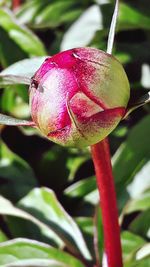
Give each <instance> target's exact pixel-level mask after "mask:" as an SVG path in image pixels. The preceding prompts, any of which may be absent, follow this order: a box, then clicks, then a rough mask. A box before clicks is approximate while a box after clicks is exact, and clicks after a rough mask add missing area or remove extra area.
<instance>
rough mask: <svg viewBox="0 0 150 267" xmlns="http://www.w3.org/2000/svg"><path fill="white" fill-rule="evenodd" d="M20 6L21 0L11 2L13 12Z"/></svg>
mask: <svg viewBox="0 0 150 267" xmlns="http://www.w3.org/2000/svg"><path fill="white" fill-rule="evenodd" d="M20 5H21V0H12V9H13V10H15V9H16V8H17V7H19V6H20Z"/></svg>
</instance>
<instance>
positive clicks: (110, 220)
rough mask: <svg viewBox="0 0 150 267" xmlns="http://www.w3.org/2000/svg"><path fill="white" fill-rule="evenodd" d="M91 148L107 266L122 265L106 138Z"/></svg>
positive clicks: (113, 186)
mask: <svg viewBox="0 0 150 267" xmlns="http://www.w3.org/2000/svg"><path fill="white" fill-rule="evenodd" d="M91 150H92V157H93V162H94V166H95V172H96V176H97V185H98V189H99V193H100V206H101V209H102V220H103V230H104V246H105V252H106V255H107V261H108V267H122V266H123V264H122V250H121V242H120V228H119V223H118V210H117V201H116V193H115V185H114V179H113V175H112V166H111V160H110V152H109V143H108V140H107V139H104V140H103V141H101V142H99V143H98V144H96V145H93V146H91Z"/></svg>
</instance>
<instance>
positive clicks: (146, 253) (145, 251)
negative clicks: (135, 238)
mask: <svg viewBox="0 0 150 267" xmlns="http://www.w3.org/2000/svg"><path fill="white" fill-rule="evenodd" d="M145 257H149V258H150V242H149V243H147V244H145V245H144V246H143V247H142V248H140V249H139V250H138V252H137V254H136V258H137V259H138V260H141V259H143V258H145Z"/></svg>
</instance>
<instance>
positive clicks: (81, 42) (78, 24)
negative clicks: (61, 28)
mask: <svg viewBox="0 0 150 267" xmlns="http://www.w3.org/2000/svg"><path fill="white" fill-rule="evenodd" d="M102 29H103V24H102V14H101V11H100V9H99V6H98V5H93V6H91V7H89V8H88V9H87V10H85V12H83V13H82V15H81V16H80V17H79V19H78V20H76V21H75V22H74V23H73V24H72V25H71V27H70V28H69V29H68V31H67V32H66V33H65V34H64V36H63V40H62V43H61V50H67V49H70V48H74V47H82V46H86V45H88V44H89V43H90V42H91V41H92V39H93V37H94V35H95V33H96V31H100V30H102Z"/></svg>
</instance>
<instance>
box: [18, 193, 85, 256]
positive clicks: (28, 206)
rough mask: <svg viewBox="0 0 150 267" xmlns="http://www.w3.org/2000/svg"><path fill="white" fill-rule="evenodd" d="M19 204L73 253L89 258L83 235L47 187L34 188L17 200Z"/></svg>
mask: <svg viewBox="0 0 150 267" xmlns="http://www.w3.org/2000/svg"><path fill="white" fill-rule="evenodd" d="M19 206H20V207H22V208H23V209H25V210H26V211H28V212H31V213H32V215H34V216H35V217H37V218H40V220H41V221H43V222H44V223H46V224H47V225H48V226H49V227H50V228H51V229H52V230H53V231H54V232H55V233H56V234H57V235H58V236H59V237H60V238H61V239H62V240H63V241H64V243H65V244H66V246H67V248H68V250H70V251H72V252H73V253H77V254H79V253H81V254H82V255H83V256H84V257H85V258H87V259H90V253H89V251H88V249H87V247H86V244H85V241H84V239H83V236H82V234H81V232H80V230H79V228H78V226H77V224H76V223H75V221H74V220H73V219H72V218H71V217H70V216H69V214H68V213H67V212H66V211H65V210H64V209H63V207H62V206H61V204H60V203H59V202H58V200H57V198H56V196H55V194H54V192H53V191H52V190H50V189H48V188H41V189H39V188H36V189H34V190H32V191H31V192H30V193H29V194H28V195H27V196H26V197H25V198H23V199H22V200H21V201H20V202H19Z"/></svg>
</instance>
